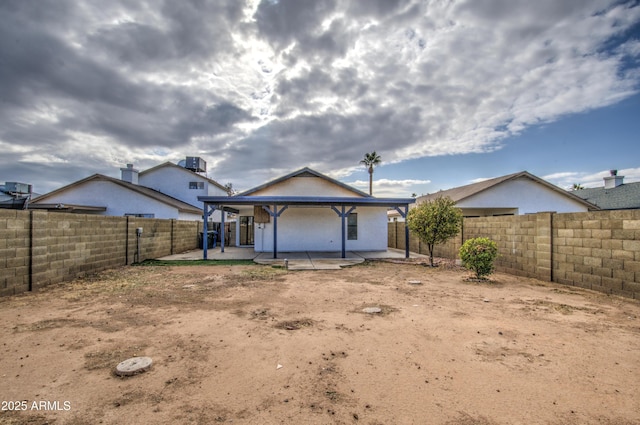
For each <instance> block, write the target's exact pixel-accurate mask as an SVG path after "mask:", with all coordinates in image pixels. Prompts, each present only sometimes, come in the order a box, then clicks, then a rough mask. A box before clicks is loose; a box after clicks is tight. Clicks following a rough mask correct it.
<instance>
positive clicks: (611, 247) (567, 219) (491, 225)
mask: <svg viewBox="0 0 640 425" xmlns="http://www.w3.org/2000/svg"><path fill="white" fill-rule="evenodd" d="M481 236H482V237H488V238H490V239H492V240H494V241H495V242H496V243H497V244H498V252H499V257H498V259H497V261H496V269H497V270H499V271H502V272H505V273H510V274H514V275H517V276H526V277H533V278H536V279H540V280H544V281H549V282H558V283H562V284H566V285H573V286H579V287H582V288H588V289H593V290H596V291H600V292H605V293H609V294H616V295H621V296H624V297H628V298H635V299H640V210H616V211H595V212H587V213H564V214H556V213H538V214H527V215H519V216H501V217H476V218H465V219H464V223H463V230H462V232H461V233H460V234H458V235H457V236H456V237H455V238H453V239H452V240H450V241H449V242H447V243H446V244H442V245H437V246H436V248H435V250H434V251H435V252H434V255H436V256H438V257H443V258H450V259H455V258H458V250H459V248H460V246H461V245H462V243H463V242H464V241H466V240H467V239H471V238H476V237H481ZM388 240H389V246H390V247H392V248H404V223H401V222H394V223H389V229H388ZM410 249H411V250H412V251H414V252H418V253H421V254H427V253H428V251H427V247H426V245H424V244H422V243H419V242H418V238H417V237H416V236H415V235H411V236H410Z"/></svg>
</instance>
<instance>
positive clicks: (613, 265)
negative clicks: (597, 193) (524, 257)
mask: <svg viewBox="0 0 640 425" xmlns="http://www.w3.org/2000/svg"><path fill="white" fill-rule="evenodd" d="M553 279H554V281H556V282H560V283H566V284H569V285H576V286H581V287H584V288H589V289H594V290H597V291H601V292H607V293H612V294H617V295H623V296H626V297H632V298H638V299H640V210H624V211H596V212H590V213H581V214H555V215H554V216H553Z"/></svg>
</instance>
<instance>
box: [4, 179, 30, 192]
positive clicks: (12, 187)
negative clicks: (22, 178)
mask: <svg viewBox="0 0 640 425" xmlns="http://www.w3.org/2000/svg"><path fill="white" fill-rule="evenodd" d="M4 190H5V192H10V193H15V194H20V195H29V194H31V185H30V184H26V183H18V182H6V183H5V184H4Z"/></svg>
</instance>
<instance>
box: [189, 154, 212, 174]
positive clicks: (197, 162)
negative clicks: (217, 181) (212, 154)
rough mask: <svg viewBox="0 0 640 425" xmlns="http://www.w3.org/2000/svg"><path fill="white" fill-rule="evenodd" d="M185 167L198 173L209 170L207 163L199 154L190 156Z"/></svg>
mask: <svg viewBox="0 0 640 425" xmlns="http://www.w3.org/2000/svg"><path fill="white" fill-rule="evenodd" d="M184 168H186V169H187V170H191V171H195V172H196V173H204V172H206V171H207V163H206V161H205V160H204V159H202V158H200V157H199V156H188V157H187V161H186V164H185V167H184Z"/></svg>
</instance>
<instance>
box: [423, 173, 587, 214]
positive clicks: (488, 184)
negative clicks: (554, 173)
mask: <svg viewBox="0 0 640 425" xmlns="http://www.w3.org/2000/svg"><path fill="white" fill-rule="evenodd" d="M519 178H527V179H530V180H533V181H534V182H536V183H539V184H541V185H543V186H545V187H546V188H548V189H551V190H553V191H555V192H557V193H560V194H562V195H564V196H567V197H569V198H571V199H573V200H574V201H577V202H580V203H581V204H584V205H586V206H587V207H588V208H589V209H590V210H597V209H599V208H598V207H597V206H596V205H593V204H591V203H589V202H587V201H585V200H584V199H582V198H580V197H579V196H576V195H575V194H573V193H571V192H567V191H566V190H564V189H561V188H559V187H558V186H556V185H553V184H551V183H549V182H548V181H546V180H543V179H541V178H540V177H536V176H534V175H533V174H531V173H529V172H527V171H520V172H519V173H513V174H507V175H506V176H502V177H496V178H493V179H489V180H483V181H481V182H478V183H472V184H468V185H466V186H459V187H454V188H452V189H447V190H441V191H439V192H436V193H430V194H428V195H424V196H420V197H419V198H418V199H417V203H421V202H426V201H432V200H434V199H436V198H439V197H449V198H451V199H452V200H453V201H455V202H460V201H462V200H464V199H467V198H469V197H471V196H473V195H477V194H478V193H480V192H484V191H485V190H487V189H490V188H492V187H494V186H497V185H499V184H501V183H504V182H507V181H510V180H515V179H519Z"/></svg>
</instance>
